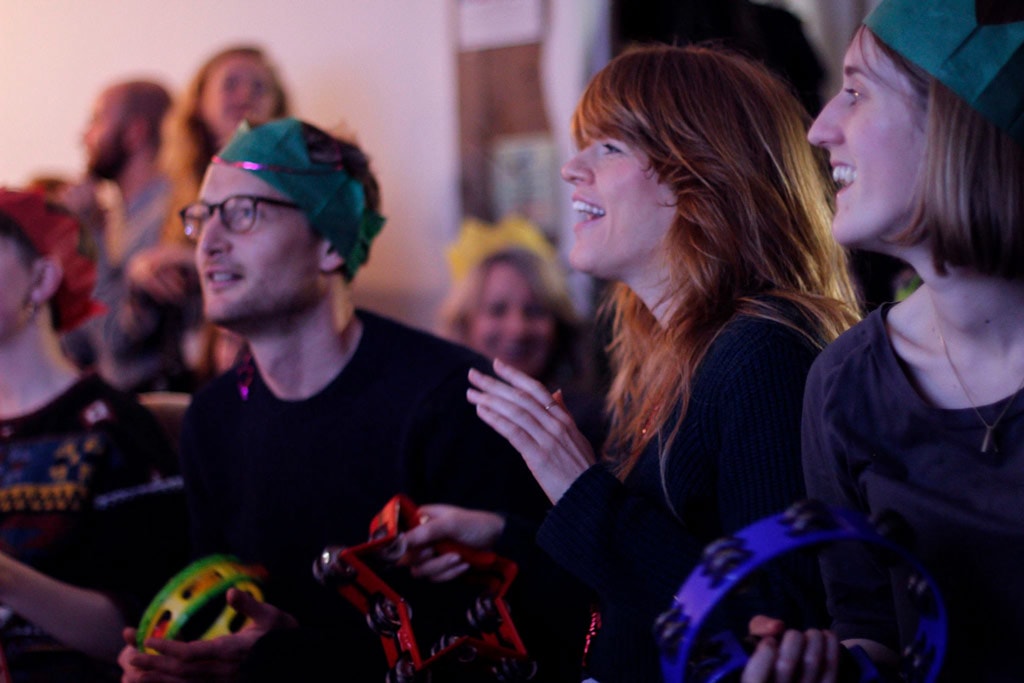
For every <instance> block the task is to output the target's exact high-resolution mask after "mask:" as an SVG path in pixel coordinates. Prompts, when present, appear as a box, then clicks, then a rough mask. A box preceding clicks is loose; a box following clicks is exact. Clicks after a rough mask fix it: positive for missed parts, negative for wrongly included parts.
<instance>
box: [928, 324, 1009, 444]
mask: <svg viewBox="0 0 1024 683" xmlns="http://www.w3.org/2000/svg"><path fill="white" fill-rule="evenodd" d="M935 331H936V332H937V333H938V335H939V343H940V344H941V345H942V352H943V353H944V354H946V361H947V362H948V363H949V368H950V370H952V371H953V376H954V377H956V381H957V384H959V385H960V388H961V389H962V390H963V392H964V396H966V397H967V402H968V403H970V404H971V408H972V409H973V410H974V414H975V415H977V416H978V419H979V420H981V424H983V425H985V438H983V439H982V440H981V453H982V455H987V454H988V452H989V450H990V449H991V450H992V451H994V452H996V453H998V452H999V445H998V444H997V443H996V428H997V427H999V423H1000V422H1002V420H1003V417H1005V416H1006V413H1007V412H1008V411H1009V410H1010V406H1011V405H1013V402H1014V401H1015V400H1016V399H1017V394H1019V393H1020V391H1021V389H1024V379H1022V380H1021V381H1020V385H1019V386H1018V387H1017V391H1015V392H1013V394H1012V395H1011V396H1010V398H1008V399H1006V405H1004V406H1003V409H1002V410H1001V411H999V415H998V417H996V419H995V422H993V423H991V424H989V422H988V420H986V419H985V418H984V417H983V416H982V414H981V411H980V410H978V406H977V405H975V403H974V398H973V397H972V396H971V392H969V391H968V390H967V385H966V384H965V383H964V380H963V378H962V377H960V372H959V371H958V370H957V369H956V365H954V364H953V358H952V357H951V356H950V355H949V347H948V346H946V339H945V337H943V336H942V330H941V329H940V328H939V317H938V315H936V316H935Z"/></svg>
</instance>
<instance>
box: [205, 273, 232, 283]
mask: <svg viewBox="0 0 1024 683" xmlns="http://www.w3.org/2000/svg"><path fill="white" fill-rule="evenodd" d="M233 279H234V276H232V275H231V274H230V273H211V274H210V281H211V282H227V281H228V280H233Z"/></svg>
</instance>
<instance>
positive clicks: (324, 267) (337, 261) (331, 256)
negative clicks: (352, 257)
mask: <svg viewBox="0 0 1024 683" xmlns="http://www.w3.org/2000/svg"><path fill="white" fill-rule="evenodd" d="M344 265H345V259H344V258H343V257H342V256H341V254H339V253H338V252H337V250H336V249H335V248H334V245H333V244H331V243H330V241H328V240H327V239H326V238H324V239H322V240H320V271H321V272H323V273H333V272H335V271H338V270H341V267H342V266H344Z"/></svg>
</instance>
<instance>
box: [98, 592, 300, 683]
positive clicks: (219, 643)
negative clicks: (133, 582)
mask: <svg viewBox="0 0 1024 683" xmlns="http://www.w3.org/2000/svg"><path fill="white" fill-rule="evenodd" d="M227 601H228V604H229V605H231V607H233V608H234V609H235V610H236V611H238V612H239V613H240V614H243V615H245V616H247V617H249V618H250V620H251V621H250V622H249V623H248V624H246V626H245V627H244V628H243V629H242V630H241V631H239V632H238V633H235V634H232V635H227V636H221V637H219V638H213V639H212V640H197V641H193V642H190V643H184V642H179V641H174V640H162V639H159V638H147V639H146V642H145V643H144V645H145V646H146V647H147V648H149V649H151V650H154V651H155V652H156V654H149V653H146V652H140V651H139V650H138V649H137V648H136V646H135V635H136V632H135V629H133V628H127V629H125V630H124V640H125V643H127V645H126V646H125V648H124V649H123V650H121V654H120V655H119V656H118V658H117V662H118V664H120V665H121V668H122V670H123V672H124V673H123V675H122V676H121V681H122V683H144V682H148V683H186V682H187V681H218V682H221V681H223V682H225V683H226V682H228V681H236V680H238V675H239V669H240V667H241V664H242V660H244V659H245V657H246V656H247V655H248V654H249V651H250V650H251V649H252V646H253V644H255V643H256V641H257V640H259V639H260V638H262V637H263V635H264V634H266V633H267V632H269V631H273V630H275V629H281V628H295V627H296V626H298V624H297V622H296V621H295V619H294V618H293V617H292V616H291V615H289V614H287V613H286V612H283V611H281V610H280V609H278V608H276V607H274V606H273V605H270V604H267V603H265V602H260V601H259V600H257V599H256V598H254V597H253V596H252V595H250V594H249V593H246V592H245V591H241V590H238V589H235V588H232V589H231V590H229V591H228V593H227Z"/></svg>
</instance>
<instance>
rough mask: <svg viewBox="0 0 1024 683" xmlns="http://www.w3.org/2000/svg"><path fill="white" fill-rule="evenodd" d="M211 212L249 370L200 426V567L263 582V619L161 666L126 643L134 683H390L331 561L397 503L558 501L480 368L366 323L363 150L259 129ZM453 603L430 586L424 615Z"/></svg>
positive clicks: (209, 395) (227, 173)
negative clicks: (214, 563)
mask: <svg viewBox="0 0 1024 683" xmlns="http://www.w3.org/2000/svg"><path fill="white" fill-rule="evenodd" d="M200 195H201V198H200V200H199V201H198V202H195V203H193V204H191V205H189V206H187V207H185V209H183V210H182V212H181V216H182V219H183V222H184V227H185V231H186V233H188V234H189V236H190V237H191V238H192V239H193V240H195V241H196V243H197V249H196V264H197V268H198V272H199V276H200V279H201V286H202V293H203V304H204V311H205V314H206V316H207V318H209V319H210V320H211V321H212V322H214V323H216V324H218V325H221V326H223V327H226V328H228V329H229V330H231V331H233V332H235V333H237V334H239V335H241V336H242V337H244V338H245V339H246V341H247V343H248V347H249V349H250V351H251V355H250V357H249V358H248V359H246V360H243V361H242V362H241V363H240V365H239V366H237V367H236V368H235V369H234V370H232V371H229V372H228V373H227V374H225V375H222V376H221V377H219V378H217V379H215V380H213V381H212V382H211V383H210V385H209V386H207V387H206V388H205V389H204V390H202V391H201V392H199V393H198V394H197V395H196V397H195V399H194V401H193V403H192V405H191V407H190V409H189V412H188V415H187V416H186V419H185V425H184V430H183V435H182V469H183V472H184V475H185V488H186V495H187V498H188V501H189V513H190V525H191V530H192V541H193V553H194V554H195V555H196V556H197V557H201V556H204V555H207V554H211V553H231V554H234V555H237V556H238V557H239V558H241V560H242V561H243V562H247V563H257V564H260V565H262V566H263V567H265V568H266V569H267V570H268V572H269V581H268V585H267V602H266V603H257V602H256V601H255V600H254V599H253V598H251V597H250V596H249V595H247V594H245V593H242V592H240V591H237V590H232V591H231V592H230V593H229V595H228V601H229V603H230V604H231V605H232V606H233V607H235V608H236V609H237V610H239V611H240V612H241V613H242V614H245V615H247V616H249V617H251V618H252V619H253V623H252V625H251V627H250V628H247V629H245V630H243V631H241V632H239V633H237V634H234V635H228V636H223V637H221V638H218V639H214V640H209V641H202V642H191V643H182V642H170V641H158V640H148V641H147V642H146V645H147V646H149V647H151V648H152V649H153V650H155V651H156V652H157V654H144V653H142V652H139V651H138V650H137V649H136V648H134V647H133V646H132V645H131V643H133V642H134V640H133V639H134V637H135V634H134V631H131V630H130V631H129V632H126V641H127V642H129V643H130V644H129V646H128V647H126V648H125V649H124V650H123V651H122V653H121V657H120V660H119V661H120V663H121V665H122V666H123V667H124V669H125V675H124V678H123V680H124V681H145V680H160V681H174V680H182V681H184V680H199V679H201V680H207V679H208V678H216V680H235V679H241V678H243V677H244V678H245V679H250V678H251V679H259V680H307V676H309V677H312V676H313V675H315V674H317V673H319V672H320V671H322V668H321V667H323V666H324V665H325V661H326V662H327V663H329V664H331V665H333V666H334V667H335V668H336V669H338V670H339V671H342V672H344V676H343V677H344V678H346V679H347V680H358V681H371V680H383V679H384V675H385V673H386V672H387V662H386V661H385V657H384V653H383V648H382V647H381V644H380V639H379V637H377V636H376V635H375V634H374V633H373V632H372V631H371V630H370V629H369V628H367V626H366V620H365V619H364V618H363V615H361V614H360V613H359V612H358V611H357V610H356V609H355V608H354V607H353V606H351V605H350V604H348V603H347V602H345V601H344V600H343V599H342V598H341V597H340V596H339V595H338V594H337V593H336V592H335V591H333V590H330V589H327V588H324V587H322V586H320V585H319V584H318V583H317V582H316V580H315V579H314V577H313V574H312V571H311V565H312V562H313V560H314V559H315V558H316V557H317V556H318V555H319V554H320V553H321V551H322V550H323V548H324V547H325V546H327V545H346V546H353V545H357V544H359V543H362V542H364V541H366V539H367V528H368V524H369V522H370V520H371V518H372V517H373V516H374V515H375V514H376V513H377V512H378V511H380V510H381V508H382V507H383V506H384V504H385V503H386V502H387V501H388V500H389V499H390V498H391V497H392V496H393V495H395V494H396V493H399V492H402V493H405V494H407V495H408V496H409V497H410V498H411V499H412V500H413V501H415V502H416V503H418V504H425V503H434V502H444V503H452V504H456V505H462V506H466V507H472V508H483V509H485V510H492V511H500V512H503V513H513V514H517V515H521V516H524V517H532V518H536V517H537V516H539V515H540V514H541V513H542V511H543V510H544V508H545V507H546V500H545V498H544V496H543V493H541V491H540V489H539V488H538V487H537V486H536V485H535V483H534V481H533V478H532V477H531V476H530V474H529V472H528V471H527V470H526V468H525V466H524V465H523V463H522V461H521V460H520V458H519V457H518V455H517V454H516V453H515V452H514V451H512V450H511V449H510V448H509V447H508V445H507V444H506V443H505V442H504V440H503V439H501V438H500V437H498V436H497V434H496V433H494V432H493V431H492V430H491V429H490V428H488V427H487V426H486V425H484V424H483V422H481V421H480V420H479V419H477V417H476V415H475V413H474V411H473V409H472V407H471V406H470V405H469V404H468V402H467V401H466V398H465V393H466V389H467V386H468V385H467V379H466V376H467V372H468V369H469V368H470V367H477V368H482V367H485V363H484V362H483V360H482V359H481V358H479V357H477V356H476V355H475V354H472V353H471V352H469V351H467V350H465V349H463V348H461V347H457V346H454V345H452V344H449V343H448V342H445V341H442V340H440V339H437V338H435V337H432V336H430V335H427V334H425V333H422V332H418V331H414V330H412V329H410V328H407V327H405V326H403V325H400V324H398V323H396V322H393V321H390V320H388V319H385V318H382V317H379V316H377V315H374V314H372V313H369V312H367V311H363V310H356V309H355V308H354V305H353V302H352V296H351V292H350V282H351V280H352V278H353V277H354V276H355V274H356V272H357V270H358V269H359V267H360V266H361V265H362V264H363V263H364V262H365V260H366V258H367V256H368V253H369V247H370V243H371V241H372V240H373V238H374V236H375V235H376V234H377V233H378V232H379V231H380V229H381V226H382V225H383V223H384V219H383V218H382V217H381V216H380V215H379V214H378V204H379V191H378V186H377V182H376V180H375V178H374V176H373V174H372V173H371V171H370V168H369V162H368V159H367V157H366V156H365V155H364V153H363V152H362V151H361V150H360V149H359V148H358V147H356V146H355V145H353V144H350V143H348V142H344V141H341V140H336V139H334V138H332V137H331V136H329V135H327V134H326V133H324V132H323V131H321V130H319V129H317V128H314V127H313V126H310V125H309V124H306V123H304V122H301V121H298V120H296V119H291V118H289V119H282V120H279V121H276V122H272V123H268V124H264V125H262V126H259V127H255V128H250V127H249V126H248V125H247V124H244V123H243V124H242V126H241V127H240V128H239V130H238V132H237V133H236V135H235V137H234V138H233V139H232V141H231V142H230V143H229V144H228V145H227V146H226V147H225V148H224V149H223V150H222V151H221V152H220V153H219V154H218V155H217V156H216V157H214V159H213V162H212V163H211V165H210V166H209V168H208V170H207V173H206V178H205V180H204V182H203V186H202V189H201V193H200ZM413 583H414V584H415V583H416V582H413ZM418 585H419V586H420V587H421V588H422V587H423V586H424V585H426V584H423V583H420V584H418ZM414 589H415V586H414ZM438 591H440V593H438ZM444 591H445V588H444V586H439V585H430V586H429V590H428V591H427V592H426V593H425V597H423V598H422V599H426V600H430V599H432V598H431V597H430V596H431V595H433V596H436V595H439V594H444ZM414 604H415V603H414ZM296 625H298V626H299V628H286V627H294V626H296Z"/></svg>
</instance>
